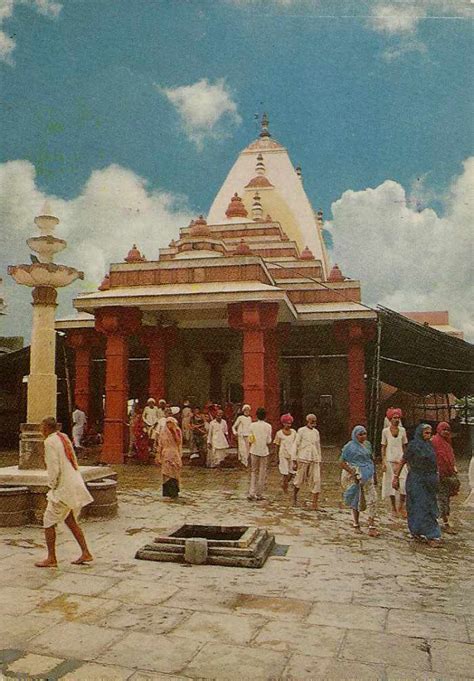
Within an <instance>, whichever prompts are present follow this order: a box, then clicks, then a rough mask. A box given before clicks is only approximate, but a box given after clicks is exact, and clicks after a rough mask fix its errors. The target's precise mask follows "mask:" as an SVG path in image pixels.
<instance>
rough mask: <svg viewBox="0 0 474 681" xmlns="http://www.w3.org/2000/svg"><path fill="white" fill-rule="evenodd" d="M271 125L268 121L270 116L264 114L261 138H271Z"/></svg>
mask: <svg viewBox="0 0 474 681" xmlns="http://www.w3.org/2000/svg"><path fill="white" fill-rule="evenodd" d="M269 124H270V121H269V119H268V114H267V113H264V114H263V116H262V123H261V126H262V127H261V130H260V135H259V136H260V137H271V134H270V131H269V130H268V126H269Z"/></svg>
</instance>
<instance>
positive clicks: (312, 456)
mask: <svg viewBox="0 0 474 681" xmlns="http://www.w3.org/2000/svg"><path fill="white" fill-rule="evenodd" d="M316 423H317V419H316V416H315V415H314V414H308V415H307V417H306V425H305V426H303V427H302V428H299V429H298V432H297V433H296V438H295V441H294V443H293V447H292V452H291V458H292V460H293V461H296V462H297V465H298V470H297V471H296V476H295V479H294V482H293V486H294V488H293V504H294V506H296V505H297V499H298V492H299V491H300V487H301V486H302V485H303V484H304V483H307V484H308V486H309V488H310V490H311V494H312V504H311V506H312V508H313V509H314V510H315V511H317V510H318V502H319V493H320V492H321V470H320V467H321V441H320V437H319V431H318V430H317V429H316Z"/></svg>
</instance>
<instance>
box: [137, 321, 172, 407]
mask: <svg viewBox="0 0 474 681" xmlns="http://www.w3.org/2000/svg"><path fill="white" fill-rule="evenodd" d="M141 336H142V339H143V342H144V343H145V345H146V346H147V348H148V359H149V365H148V395H149V397H153V398H154V399H155V400H156V401H158V400H160V399H161V398H163V399H166V352H167V342H166V333H165V329H163V328H162V327H160V326H146V327H144V328H143V329H142V332H141Z"/></svg>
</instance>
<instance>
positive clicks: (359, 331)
mask: <svg viewBox="0 0 474 681" xmlns="http://www.w3.org/2000/svg"><path fill="white" fill-rule="evenodd" d="M335 333H336V337H337V338H338V340H339V341H340V342H341V343H342V344H343V346H344V347H345V349H346V351H347V377H348V392H349V415H348V416H349V418H348V430H349V432H350V431H351V430H352V428H354V426H356V425H363V426H366V425H367V413H366V388H365V351H364V346H365V343H366V341H367V340H369V339H370V338H371V336H372V333H373V329H372V327H371V326H367V327H364V326H363V325H362V324H361V323H360V322H356V321H354V322H341V323H338V324H337V325H335Z"/></svg>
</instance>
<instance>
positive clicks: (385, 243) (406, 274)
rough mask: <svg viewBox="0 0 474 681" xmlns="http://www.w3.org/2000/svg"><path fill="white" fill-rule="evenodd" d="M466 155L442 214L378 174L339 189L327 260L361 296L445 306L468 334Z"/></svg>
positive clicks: (397, 305)
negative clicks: (367, 182) (361, 184)
mask: <svg viewBox="0 0 474 681" xmlns="http://www.w3.org/2000/svg"><path fill="white" fill-rule="evenodd" d="M473 187H474V157H471V158H469V159H468V160H466V161H465V163H464V169H463V172H462V173H461V174H460V175H459V176H458V177H457V178H455V180H454V181H453V182H452V184H451V187H450V188H449V191H448V193H447V195H446V198H445V200H444V209H445V210H444V214H443V215H438V214H437V213H436V212H435V211H434V210H432V209H431V208H422V207H420V206H414V205H413V204H412V201H411V200H410V198H409V197H407V195H406V193H405V190H404V188H403V187H402V186H401V185H400V184H398V183H397V182H394V181H392V180H386V181H385V182H384V183H383V184H381V185H379V186H378V187H376V188H375V189H365V190H363V191H357V192H355V191H346V192H344V194H343V195H342V196H341V198H340V199H339V200H338V201H336V202H335V203H333V205H332V213H333V220H332V223H331V224H330V228H331V231H332V234H333V238H334V244H335V248H334V257H335V261H336V262H338V264H339V265H340V266H341V269H342V271H343V273H344V274H346V276H351V277H353V278H357V279H361V281H362V285H363V294H364V300H365V301H366V302H368V303H369V304H376V303H381V304H382V305H386V306H387V307H391V308H393V309H395V310H399V311H410V310H417V309H418V310H440V309H447V310H449V312H450V314H451V318H452V322H453V323H454V324H456V325H458V326H460V327H461V328H462V329H463V330H464V332H465V334H466V336H467V337H468V338H470V339H474V317H473V305H472V301H473V300H474V296H473V293H474V291H473V286H472V275H471V271H472V262H473V246H472V215H473V214H474V205H473V203H474V191H473Z"/></svg>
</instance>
